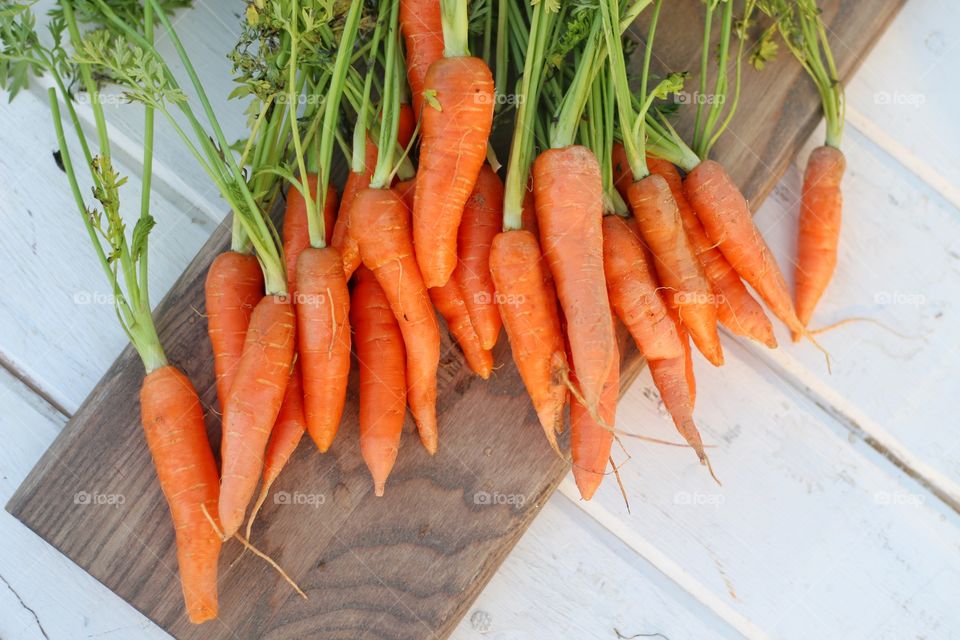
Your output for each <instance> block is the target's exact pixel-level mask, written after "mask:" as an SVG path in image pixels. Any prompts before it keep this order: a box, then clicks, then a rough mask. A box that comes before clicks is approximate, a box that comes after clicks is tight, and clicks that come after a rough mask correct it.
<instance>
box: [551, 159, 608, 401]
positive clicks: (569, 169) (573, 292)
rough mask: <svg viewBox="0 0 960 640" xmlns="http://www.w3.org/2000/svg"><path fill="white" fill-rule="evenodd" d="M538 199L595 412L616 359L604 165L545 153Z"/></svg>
mask: <svg viewBox="0 0 960 640" xmlns="http://www.w3.org/2000/svg"><path fill="white" fill-rule="evenodd" d="M533 186H534V199H535V202H536V209H537V223H538V224H539V226H540V238H541V242H542V244H543V253H544V257H546V259H547V264H548V265H549V267H550V273H551V274H552V276H553V280H554V282H555V283H556V287H557V295H558V297H559V300H560V306H561V308H562V309H563V313H564V315H565V317H566V320H567V336H568V338H569V340H570V352H571V354H572V355H573V366H574V367H575V368H576V370H577V378H578V380H579V381H580V385H581V386H580V392H581V394H582V395H583V398H584V401H585V402H586V404H587V408H588V409H589V410H590V411H591V412H595V411H596V410H597V407H598V406H599V403H600V396H601V395H602V392H603V386H604V384H605V382H606V380H607V377H608V374H609V372H610V368H611V367H612V366H614V361H615V359H616V336H615V335H614V332H613V318H612V316H611V314H610V302H609V300H608V298H607V288H606V286H605V277H604V272H603V233H602V218H603V197H602V185H601V178H600V166H599V164H598V163H597V159H596V158H595V157H594V155H593V153H592V152H591V151H590V150H589V149H587V148H586V147H582V146H579V145H571V146H567V147H564V148H555V149H549V150H547V151H545V152H543V153H541V154H540V155H539V156H538V157H537V160H536V161H535V162H534V164H533Z"/></svg>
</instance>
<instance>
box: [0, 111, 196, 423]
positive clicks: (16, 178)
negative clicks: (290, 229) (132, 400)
mask: <svg viewBox="0 0 960 640" xmlns="http://www.w3.org/2000/svg"><path fill="white" fill-rule="evenodd" d="M4 99H5V97H4ZM3 109H4V111H3V113H4V126H5V127H6V129H7V131H9V132H11V133H14V134H15V135H9V136H7V137H6V139H5V144H4V148H3V153H0V175H2V176H3V181H2V182H0V213H2V216H3V219H4V221H5V223H6V224H5V225H4V229H5V231H4V233H3V234H0V252H2V253H3V255H4V256H7V259H6V260H4V261H3V263H2V265H0V278H2V282H3V292H4V295H3V296H0V354H2V356H3V358H4V359H5V360H6V361H7V362H9V363H10V364H11V365H12V366H13V367H14V368H16V369H18V370H19V371H22V372H23V373H24V374H25V375H26V376H28V378H30V379H31V380H33V381H34V382H35V383H36V384H37V385H38V387H39V388H40V389H43V390H44V392H45V393H48V394H49V395H50V397H51V398H52V399H53V400H54V401H55V402H56V403H58V404H59V405H60V406H62V407H64V408H65V409H66V410H67V411H73V410H75V409H76V408H77V407H78V406H79V405H80V403H81V402H82V401H83V399H84V397H86V395H87V394H88V393H89V392H90V389H92V388H93V385H94V384H95V383H96V382H97V380H98V379H99V378H100V376H101V375H102V374H103V372H104V371H106V369H107V367H108V366H109V365H110V363H111V362H112V361H113V359H114V358H115V357H116V355H117V353H119V352H120V350H121V349H122V348H123V346H124V345H125V344H126V342H127V339H126V336H125V335H124V334H123V332H122V330H121V328H120V326H119V325H118V323H117V321H116V317H115V315H114V310H113V306H112V302H111V298H110V295H109V294H110V291H111V290H110V288H109V287H108V286H107V281H106V278H105V276H104V274H103V272H102V271H101V269H100V266H99V264H98V263H97V260H96V258H95V256H94V253H93V249H92V248H91V247H90V241H89V239H88V237H87V235H86V231H85V230H84V228H83V222H82V220H81V219H80V214H79V213H78V212H77V209H76V205H75V204H74V201H73V198H72V196H71V194H70V189H69V186H68V183H67V180H66V176H65V175H64V174H63V173H61V172H60V171H59V170H58V169H57V167H56V165H55V164H54V160H53V156H52V152H53V151H54V150H55V149H56V148H57V142H56V137H55V135H54V132H53V126H52V123H51V121H50V112H49V111H48V109H47V107H46V104H45V101H41V100H40V99H38V98H36V97H35V96H34V95H33V94H30V93H24V94H23V95H20V96H17V99H16V100H15V101H14V102H13V103H12V104H9V105H5V106H4V108H3ZM71 148H72V149H73V152H72V154H71V155H72V156H73V158H74V162H75V163H77V164H79V166H78V167H77V173H78V175H80V176H81V180H82V179H83V173H82V172H83V166H82V155H81V154H80V151H79V149H77V148H74V147H71ZM117 168H118V170H119V171H121V172H122V173H124V174H126V175H129V177H130V180H129V182H128V184H127V185H126V186H124V187H122V188H121V198H122V201H123V202H124V203H125V204H123V205H122V206H123V208H124V211H125V212H126V215H127V216H128V219H129V220H131V225H130V226H131V228H132V221H133V220H135V219H136V216H137V215H138V213H139V208H140V195H139V189H140V182H139V179H138V173H139V172H138V171H137V170H136V169H132V168H130V167H127V166H123V165H120V166H118V167H117ZM81 184H82V187H81V188H82V190H83V194H84V196H85V197H87V198H88V199H89V200H92V198H91V197H90V196H89V193H90V191H89V183H88V182H86V181H84V182H82V183H81ZM152 212H153V215H154V217H155V218H156V219H157V227H156V229H155V230H154V233H153V234H152V236H151V237H152V241H151V245H150V251H151V261H150V287H151V294H152V298H153V300H154V302H156V301H159V300H160V298H161V297H162V296H163V294H164V293H166V291H167V289H169V287H170V286H171V285H172V284H173V282H174V281H175V279H176V278H177V277H178V276H179V275H180V273H181V272H182V271H183V269H184V268H185V267H186V265H187V264H188V263H189V261H190V260H191V259H192V258H193V256H194V255H195V254H196V252H197V251H198V250H199V249H200V247H201V246H202V244H203V242H204V241H205V240H206V239H207V237H208V236H209V234H210V233H211V232H212V230H213V228H214V226H215V224H214V223H213V222H212V221H211V220H209V218H207V216H205V215H203V214H202V213H200V212H199V211H198V210H196V209H183V208H180V207H177V206H174V205H172V204H170V203H169V202H166V201H165V200H163V199H162V198H159V197H155V198H154V200H153V207H152Z"/></svg>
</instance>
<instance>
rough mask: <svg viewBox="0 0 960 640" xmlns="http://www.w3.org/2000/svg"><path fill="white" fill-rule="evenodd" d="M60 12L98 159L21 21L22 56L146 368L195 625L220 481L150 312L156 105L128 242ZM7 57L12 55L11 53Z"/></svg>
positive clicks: (156, 447)
mask: <svg viewBox="0 0 960 640" xmlns="http://www.w3.org/2000/svg"><path fill="white" fill-rule="evenodd" d="M62 8H63V21H62V22H60V23H57V24H54V25H53V26H52V27H51V28H52V29H54V33H55V39H56V40H57V41H58V42H60V41H61V39H62V41H64V42H66V43H70V44H71V45H72V46H73V48H74V49H75V50H76V52H77V56H76V58H75V59H74V58H69V59H70V60H71V62H70V63H69V70H70V71H71V72H73V73H76V78H77V79H78V82H79V83H80V85H81V86H82V87H83V89H84V90H85V91H86V92H87V95H88V96H89V97H90V98H91V103H90V104H91V109H92V110H93V112H94V116H95V122H96V132H97V141H98V142H99V149H98V154H97V155H94V153H93V150H92V149H91V145H90V143H89V142H88V140H87V136H86V133H85V132H84V128H83V127H82V126H81V123H80V119H79V117H78V116H77V113H76V111H75V109H74V106H73V103H74V96H73V95H71V94H70V93H68V92H67V90H66V88H65V87H66V86H68V85H67V84H65V83H64V78H63V76H62V73H64V71H65V70H67V64H66V63H65V64H64V65H50V64H48V61H49V60H51V59H52V52H51V51H49V50H48V49H46V48H45V47H44V46H43V45H41V44H40V43H39V40H37V39H36V34H33V33H30V32H29V31H27V30H29V29H30V27H29V26H28V23H27V22H26V21H24V22H23V23H21V25H22V26H24V29H25V31H24V33H30V37H29V39H28V40H26V42H28V43H32V44H33V45H34V46H32V47H31V48H30V50H29V51H24V52H23V54H24V55H23V60H25V61H26V62H27V63H28V64H30V65H31V66H32V68H33V69H34V70H36V71H37V72H38V74H39V73H43V72H45V73H46V74H49V76H51V77H52V78H53V80H54V85H55V86H54V87H52V88H50V89H49V90H48V91H47V95H48V98H49V101H50V110H51V114H52V116H53V126H54V130H55V132H56V139H57V145H58V149H59V157H60V161H61V162H62V165H61V166H62V169H63V171H64V173H65V174H66V177H67V181H68V183H69V186H70V190H71V193H72V195H73V198H74V202H75V204H76V207H77V212H78V214H79V216H80V218H81V220H82V221H83V225H84V227H85V229H86V231H87V235H88V237H89V239H90V242H91V245H92V247H93V250H94V252H95V254H96V256H97V259H98V262H99V263H100V266H101V267H102V268H103V272H104V274H105V275H106V278H107V281H108V282H109V284H110V287H111V290H112V292H113V294H114V295H113V300H114V306H115V309H116V313H117V319H118V320H119V322H120V325H121V327H122V328H123V330H124V332H125V333H126V334H127V336H128V338H129V339H130V342H131V344H132V345H133V347H134V348H135V349H136V351H137V354H138V355H139V356H140V359H141V361H142V362H143V365H144V370H145V376H144V378H143V381H142V384H141V387H140V419H141V423H142V425H143V430H144V435H145V438H146V443H147V446H148V448H149V450H150V457H151V459H152V460H153V464H154V469H155V470H156V473H157V478H158V479H159V481H160V488H161V490H162V491H163V495H164V498H165V499H166V503H167V507H168V508H169V510H170V516H171V518H172V520H173V533H174V535H175V538H176V550H177V566H178V568H179V578H180V585H181V588H182V591H183V598H184V603H185V607H186V613H187V617H188V618H189V620H190V621H191V622H192V623H195V624H199V623H202V622H205V621H207V620H212V619H215V618H216V617H217V613H218V596H217V570H218V560H219V556H220V548H221V544H222V541H221V539H220V537H219V535H218V533H217V531H216V526H215V524H212V523H211V521H210V520H209V519H208V518H207V516H206V515H205V512H206V513H210V514H213V516H214V518H215V517H216V512H217V500H218V493H219V477H218V475H217V465H216V461H215V460H214V456H213V450H212V448H211V446H210V441H209V440H208V438H207V430H206V425H205V424H204V417H203V406H202V405H201V404H200V399H199V397H198V396H197V392H196V390H195V389H194V386H193V384H192V383H191V382H190V380H189V379H188V378H187V376H186V375H184V373H183V372H182V371H180V370H179V369H178V368H176V367H175V366H173V365H171V364H169V361H168V360H167V356H166V354H165V352H164V350H163V347H162V345H161V342H160V338H159V336H158V334H157V330H156V327H155V325H154V321H153V317H152V315H151V306H150V294H149V288H148V278H147V270H148V253H149V236H150V232H151V230H152V229H153V227H154V225H155V220H154V218H153V217H152V216H151V215H150V199H151V182H152V174H153V171H152V166H153V162H152V159H153V158H152V153H153V144H152V142H153V139H154V120H155V111H156V110H155V107H154V106H153V105H152V104H149V103H148V104H146V105H145V117H144V155H143V164H142V173H141V178H142V182H141V193H140V215H139V218H138V219H137V222H136V224H135V226H134V227H133V230H132V233H131V234H130V237H129V238H128V236H127V234H126V225H125V221H124V218H123V216H122V214H121V212H120V208H121V202H120V193H121V192H120V187H121V186H122V185H123V184H124V183H125V182H126V178H124V177H122V176H120V175H119V174H118V173H117V172H116V170H115V169H114V167H113V164H112V160H111V149H110V141H109V140H110V138H109V134H108V130H107V121H106V114H105V112H104V109H103V106H102V102H101V101H100V100H99V99H98V98H99V85H98V84H97V82H96V81H95V79H94V71H95V70H98V68H99V67H100V59H99V57H98V56H99V52H98V51H95V50H94V49H93V44H94V43H93V42H92V41H90V40H85V39H84V37H83V36H81V33H80V30H79V27H78V24H77V19H76V16H75V14H74V9H73V8H72V4H71V3H64V5H62ZM155 10H156V8H155V7H154V6H153V5H152V4H150V3H147V4H146V5H145V6H144V8H143V27H144V34H143V41H144V43H145V45H147V46H150V45H151V44H152V42H153V26H154V12H155ZM24 17H25V18H32V15H29V14H25V16H24ZM64 31H67V33H64ZM5 44H6V43H5ZM5 53H9V49H8V50H6V51H5ZM73 60H76V61H73ZM157 80H158V82H157V84H156V85H154V87H155V88H156V89H157V90H158V91H163V90H166V89H169V88H171V87H170V85H169V84H168V83H167V81H166V80H165V79H164V78H157ZM4 88H5V89H6V88H7V87H6V86H4ZM61 102H62V104H63V105H64V106H65V107H66V110H67V115H68V118H69V122H70V125H71V126H72V133H73V135H74V136H75V138H76V142H78V143H79V147H80V150H81V153H82V158H80V164H79V165H78V166H82V167H87V168H88V169H89V171H90V175H89V177H90V180H91V182H92V184H93V198H94V200H95V203H94V204H88V203H87V202H85V201H84V198H83V191H82V190H81V186H80V182H79V180H78V176H77V173H76V171H75V167H74V164H73V159H72V156H71V150H70V147H71V145H68V144H67V137H66V132H65V129H64V126H63V121H62V120H61V111H60V106H61ZM74 148H76V146H74ZM214 522H215V521H214Z"/></svg>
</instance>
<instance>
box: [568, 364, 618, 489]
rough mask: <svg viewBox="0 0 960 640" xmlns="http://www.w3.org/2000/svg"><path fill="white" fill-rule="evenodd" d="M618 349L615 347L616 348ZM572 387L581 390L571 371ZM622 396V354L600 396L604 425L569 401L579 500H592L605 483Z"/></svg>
mask: <svg viewBox="0 0 960 640" xmlns="http://www.w3.org/2000/svg"><path fill="white" fill-rule="evenodd" d="M614 348H615V349H616V345H614ZM570 377H571V379H572V381H573V384H574V385H576V386H579V384H578V382H577V379H576V372H575V371H571V372H570ZM619 396H620V354H619V353H617V361H616V363H614V366H612V367H610V372H609V373H608V374H607V380H606V383H605V384H604V385H603V393H602V394H601V396H600V407H599V416H600V419H601V420H602V421H603V422H604V423H605V424H600V423H598V422H597V421H596V420H595V419H594V418H593V417H592V416H591V415H590V412H589V411H588V410H587V408H586V407H584V406H583V405H582V404H581V403H580V402H578V401H577V399H576V398H573V399H571V401H570V453H571V455H572V457H573V479H574V481H575V482H576V483H577V489H579V490H580V497H581V498H583V499H584V500H589V499H590V498H592V497H593V494H594V493H596V491H597V488H599V487H600V483H601V482H603V476H604V472H605V471H606V469H607V461H608V460H609V459H610V447H611V445H612V444H613V427H614V423H615V421H616V418H617V400H618V399H619Z"/></svg>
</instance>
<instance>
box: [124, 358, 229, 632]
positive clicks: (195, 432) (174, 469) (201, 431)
mask: <svg viewBox="0 0 960 640" xmlns="http://www.w3.org/2000/svg"><path fill="white" fill-rule="evenodd" d="M140 416H141V421H142V422H143V430H144V433H145V434H146V437H147V445H148V446H149V447H150V455H151V456H152V457H153V463H154V466H155V467H156V470H157V477H158V478H159V479H160V488H161V489H162V490H163V495H164V496H165V497H166V499H167V505H168V506H169V507H170V515H171V516H172V517H173V527H174V531H176V536H177V564H178V566H179V567H180V584H181V587H182V588H183V598H184V600H185V601H186V605H187V615H188V616H189V618H190V621H191V622H193V623H199V622H204V621H206V620H213V619H214V618H216V617H217V609H218V607H217V560H218V558H219V555H220V546H221V541H220V538H219V537H218V536H217V534H216V532H215V531H214V528H213V527H211V526H210V522H209V521H208V520H207V518H206V516H205V515H204V514H203V508H206V510H207V512H208V513H216V506H217V494H218V491H219V478H218V477H217V463H216V462H215V461H214V459H213V452H212V451H211V449H210V441H209V440H207V429H206V426H205V425H204V422H203V408H202V407H201V405H200V398H198V397H197V392H196V391H195V390H194V388H193V384H191V383H190V380H189V379H188V378H187V377H186V376H185V375H184V374H183V373H182V372H181V371H180V370H179V369H177V368H176V367H172V366H169V365H167V366H164V367H160V368H159V369H155V370H153V371H151V372H150V373H148V374H147V377H146V378H144V380H143V386H141V387H140Z"/></svg>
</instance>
